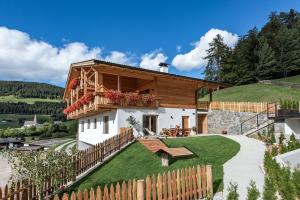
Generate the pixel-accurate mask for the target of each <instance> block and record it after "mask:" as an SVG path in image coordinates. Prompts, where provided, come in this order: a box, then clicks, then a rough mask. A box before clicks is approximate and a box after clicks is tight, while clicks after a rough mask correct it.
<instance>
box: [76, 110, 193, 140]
mask: <svg viewBox="0 0 300 200" xmlns="http://www.w3.org/2000/svg"><path fill="white" fill-rule="evenodd" d="M104 116H108V117H109V124H108V127H109V132H108V133H103V131H104V122H103V118H104ZM130 116H132V117H134V118H135V120H136V122H137V125H136V126H134V127H133V129H134V135H135V136H137V135H143V127H144V126H143V117H144V116H156V134H157V135H159V133H160V132H161V131H162V129H163V128H174V127H175V126H176V125H178V126H180V127H181V128H182V117H183V116H185V117H188V128H192V127H194V126H196V110H195V109H182V108H158V109H127V108H119V109H117V110H113V111H110V112H104V113H99V114H97V115H94V116H90V117H85V118H80V119H79V129H78V140H79V141H80V142H84V143H87V144H92V145H94V144H97V143H99V142H103V141H104V140H106V139H108V138H110V137H112V136H114V135H116V134H118V130H119V128H121V127H129V126H130V125H129V123H128V121H127V119H128V117H130ZM95 119H96V122H97V125H96V126H94V120H95ZM89 123H90V125H88V124H89ZM82 125H83V127H82Z"/></svg>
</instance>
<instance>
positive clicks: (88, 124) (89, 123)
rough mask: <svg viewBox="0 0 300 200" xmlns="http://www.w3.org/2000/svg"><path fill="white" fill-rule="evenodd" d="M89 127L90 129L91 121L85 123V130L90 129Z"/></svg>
mask: <svg viewBox="0 0 300 200" xmlns="http://www.w3.org/2000/svg"><path fill="white" fill-rule="evenodd" d="M90 127H91V120H90V119H88V121H87V128H88V129H90Z"/></svg>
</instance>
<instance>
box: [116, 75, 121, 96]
mask: <svg viewBox="0 0 300 200" xmlns="http://www.w3.org/2000/svg"><path fill="white" fill-rule="evenodd" d="M117 79H118V92H120V91H121V81H120V75H118V76H117Z"/></svg>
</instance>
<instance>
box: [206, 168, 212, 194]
mask: <svg viewBox="0 0 300 200" xmlns="http://www.w3.org/2000/svg"><path fill="white" fill-rule="evenodd" d="M206 181H207V182H206V183H207V184H206V185H207V194H208V196H210V197H212V196H213V180H212V167H211V165H207V166H206Z"/></svg>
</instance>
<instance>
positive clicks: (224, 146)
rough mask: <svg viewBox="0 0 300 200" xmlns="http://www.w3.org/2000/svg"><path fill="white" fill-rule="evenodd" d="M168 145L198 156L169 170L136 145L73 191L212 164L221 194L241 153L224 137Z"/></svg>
mask: <svg viewBox="0 0 300 200" xmlns="http://www.w3.org/2000/svg"><path fill="white" fill-rule="evenodd" d="M164 142H165V143H166V144H167V145H168V146H169V147H177V146H185V147H187V148H188V149H190V150H191V151H192V152H194V154H195V156H194V157H191V158H185V159H183V158H182V159H178V160H175V161H174V162H173V163H172V164H171V165H170V166H169V167H168V168H166V167H162V166H161V159H160V156H158V155H156V154H153V153H152V152H150V151H149V150H147V149H146V148H145V147H144V146H143V145H141V144H140V143H138V142H135V143H134V144H132V145H130V146H129V147H128V148H126V149H125V150H123V151H122V152H121V153H119V154H118V155H117V156H115V157H114V158H113V159H112V160H110V161H109V162H107V163H106V164H104V165H102V166H101V167H99V168H98V169H96V170H95V171H94V172H93V173H91V174H90V175H88V176H86V177H85V178H84V179H83V180H81V181H80V182H78V183H77V184H76V185H74V186H72V188H70V190H71V191H73V190H83V189H84V188H91V187H96V186H98V185H101V186H103V185H104V184H110V183H115V182H118V181H123V180H129V179H133V178H136V179H139V178H145V177H146V176H147V175H152V174H158V173H159V172H163V171H166V170H171V169H172V170H173V169H178V168H182V167H186V166H192V165H197V164H212V165H213V179H214V191H220V190H222V189H223V164H224V163H225V162H226V161H227V160H229V159H230V158H232V157H233V156H234V155H235V154H236V153H237V152H238V151H239V149H240V145H239V144H238V143H236V142H235V141H233V140H230V139H227V138H224V137H222V136H206V137H194V138H178V139H167V140H164Z"/></svg>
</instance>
